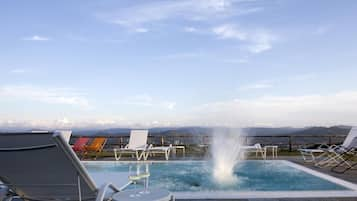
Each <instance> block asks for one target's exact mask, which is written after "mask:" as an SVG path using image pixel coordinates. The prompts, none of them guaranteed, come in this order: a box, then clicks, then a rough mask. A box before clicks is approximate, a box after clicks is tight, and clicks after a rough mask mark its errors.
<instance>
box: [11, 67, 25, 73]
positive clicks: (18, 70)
mask: <svg viewBox="0 0 357 201" xmlns="http://www.w3.org/2000/svg"><path fill="white" fill-rule="evenodd" d="M10 73H14V74H22V73H26V70H25V69H22V68H17V69H13V70H11V71H10Z"/></svg>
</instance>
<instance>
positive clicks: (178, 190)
mask: <svg viewBox="0 0 357 201" xmlns="http://www.w3.org/2000/svg"><path fill="white" fill-rule="evenodd" d="M84 165H85V167H86V168H87V169H88V171H89V173H90V174H91V175H92V176H93V177H94V179H95V180H98V179H99V178H98V177H100V179H103V178H105V180H107V181H108V180H110V181H112V182H113V183H116V180H121V179H122V178H120V177H121V176H120V174H121V173H123V172H128V171H129V172H130V175H135V174H136V173H137V170H139V171H141V172H145V171H147V168H148V170H149V172H150V177H149V187H159V188H166V189H168V190H169V191H171V192H173V193H174V194H175V195H176V196H177V197H181V198H203V197H222V196H224V197H227V196H228V197H240V196H241V195H247V196H248V195H249V193H250V192H254V197H256V196H257V197H259V194H262V195H263V194H264V196H267V195H279V193H284V194H287V192H290V193H289V194H290V195H294V194H297V193H298V194H301V193H302V191H306V192H309V196H314V195H316V196H318V195H324V196H326V195H328V194H329V193H333V194H334V195H336V193H338V194H340V193H341V195H344V196H346V195H349V194H355V193H356V190H357V187H356V185H354V184H352V183H349V182H345V181H343V180H340V179H337V178H334V177H331V176H328V175H325V174H321V173H319V172H316V171H313V170H310V169H307V168H305V167H302V166H300V165H297V164H294V163H291V162H288V161H283V160H274V161H269V160H266V161H262V160H259V161H258V160H247V161H242V162H241V163H239V164H237V165H236V166H235V169H234V176H233V177H235V178H233V179H232V180H230V182H228V183H220V182H217V181H216V180H215V179H214V178H213V177H212V165H211V162H209V161H178V162H171V161H170V162H148V163H142V162H140V163H135V162H134V163H127V162H125V163H123V162H84ZM116 174H118V178H115V175H116ZM108 177H109V178H108ZM141 185H142V184H141V183H139V184H137V185H136V186H135V185H132V186H131V188H134V187H135V188H141ZM228 192H229V193H228ZM248 197H249V196H248ZM272 197H274V196H272Z"/></svg>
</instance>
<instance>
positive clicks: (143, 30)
mask: <svg viewBox="0 0 357 201" xmlns="http://www.w3.org/2000/svg"><path fill="white" fill-rule="evenodd" d="M134 31H135V32H137V33H146V32H148V31H149V30H148V29H145V28H136V29H135V30H134Z"/></svg>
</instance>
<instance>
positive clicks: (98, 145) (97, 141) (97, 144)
mask: <svg viewBox="0 0 357 201" xmlns="http://www.w3.org/2000/svg"><path fill="white" fill-rule="evenodd" d="M106 141H107V138H105V137H96V138H94V140H93V141H92V143H91V144H90V145H89V146H88V147H87V148H86V149H87V151H100V150H101V149H102V148H103V146H104V144H105V143H106Z"/></svg>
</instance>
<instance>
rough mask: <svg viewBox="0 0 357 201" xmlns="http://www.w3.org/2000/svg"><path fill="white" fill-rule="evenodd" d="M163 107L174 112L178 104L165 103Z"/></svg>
mask: <svg viewBox="0 0 357 201" xmlns="http://www.w3.org/2000/svg"><path fill="white" fill-rule="evenodd" d="M162 105H163V106H164V107H165V108H167V109H169V110H173V109H175V107H176V102H163V103H162Z"/></svg>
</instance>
